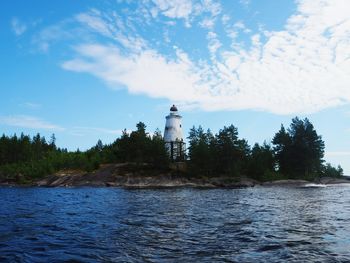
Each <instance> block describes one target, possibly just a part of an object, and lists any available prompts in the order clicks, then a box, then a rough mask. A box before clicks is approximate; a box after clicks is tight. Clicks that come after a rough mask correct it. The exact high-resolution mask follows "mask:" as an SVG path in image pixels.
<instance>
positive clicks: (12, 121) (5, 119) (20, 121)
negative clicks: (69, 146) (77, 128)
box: [0, 115, 64, 131]
mask: <svg viewBox="0 0 350 263" xmlns="http://www.w3.org/2000/svg"><path fill="white" fill-rule="evenodd" d="M0 124H1V125H6V126H15V127H22V128H29V129H44V130H57V131H63V130H64V128H62V127H60V126H58V125H55V124H52V123H49V122H46V121H44V120H42V119H40V118H37V117H33V116H26V115H14V116H0Z"/></svg>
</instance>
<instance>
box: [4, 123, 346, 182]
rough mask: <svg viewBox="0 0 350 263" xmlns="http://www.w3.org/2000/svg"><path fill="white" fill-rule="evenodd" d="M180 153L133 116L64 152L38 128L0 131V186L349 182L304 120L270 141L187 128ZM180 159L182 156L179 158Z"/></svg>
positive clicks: (234, 131)
mask: <svg viewBox="0 0 350 263" xmlns="http://www.w3.org/2000/svg"><path fill="white" fill-rule="evenodd" d="M187 139H188V145H189V147H188V151H187V153H186V155H180V156H178V157H179V158H174V155H172V156H169V147H167V146H166V142H165V141H164V139H163V136H162V134H161V132H160V130H159V129H157V130H156V131H155V132H153V133H152V135H150V133H149V132H147V131H146V125H145V124H144V123H143V122H139V123H137V125H136V130H134V131H132V132H127V131H126V130H124V131H123V134H122V135H121V136H120V137H119V138H116V140H115V141H114V142H112V143H111V144H103V143H102V141H101V140H98V142H97V144H96V145H95V146H93V147H91V148H90V149H88V150H86V151H80V150H76V151H68V150H67V149H65V148H59V147H57V146H56V138H55V135H52V136H51V138H50V140H48V141H47V140H46V138H45V137H42V136H40V134H37V135H35V136H34V137H32V138H31V137H30V136H28V135H24V134H23V133H22V134H21V135H20V136H17V135H16V134H15V135H13V136H6V135H2V137H0V184H1V185H23V186H45V187H57V186H64V187H70V186H100V187H102V186H103V187H126V188H153V187H201V188H215V187H230V188H235V187H252V186H257V185H265V186H274V185H305V184H309V183H315V184H334V183H349V182H350V181H349V180H348V178H347V177H344V174H343V170H342V168H341V167H340V166H338V167H333V166H332V165H331V164H329V163H325V162H324V159H323V157H324V148H325V143H324V141H323V140H322V137H321V136H320V135H318V134H317V132H316V130H315V129H314V127H313V125H312V124H311V122H310V121H309V120H308V119H299V118H298V117H295V118H293V119H292V122H291V124H290V127H288V128H287V129H286V128H284V126H283V125H281V128H280V130H279V131H278V132H277V133H276V134H275V135H274V137H273V139H272V141H271V142H270V143H267V142H264V143H263V144H262V145H259V144H258V143H255V144H254V145H253V146H252V147H251V146H250V145H249V144H248V142H247V140H245V139H241V138H239V137H238V129H237V128H236V127H235V126H234V125H230V126H228V127H226V126H225V127H223V128H222V129H220V130H219V132H218V133H216V134H213V133H212V132H211V131H210V130H209V129H208V130H207V131H205V130H204V129H203V128H202V127H201V126H199V127H192V128H191V129H190V132H189V135H188V137H187ZM180 157H181V158H180Z"/></svg>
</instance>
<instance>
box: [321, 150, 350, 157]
mask: <svg viewBox="0 0 350 263" xmlns="http://www.w3.org/2000/svg"><path fill="white" fill-rule="evenodd" d="M339 156H344V157H345V156H350V151H338V152H325V157H326V158H329V157H339Z"/></svg>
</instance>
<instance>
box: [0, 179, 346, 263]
mask: <svg viewBox="0 0 350 263" xmlns="http://www.w3.org/2000/svg"><path fill="white" fill-rule="evenodd" d="M0 198H2V200H3V201H2V202H1V203H0V211H1V212H2V213H1V214H0V233H1V235H0V261H1V262H2V261H4V262H16V261H17V262H38V261H39V262H49V261H54V260H57V259H59V260H60V261H62V262H96V261H100V262H104V261H112V262H145V261H148V262H174V261H183V262H286V261H288V262H316V261H317V262H349V261H350V239H349V236H348V231H347V230H348V229H350V220H349V218H350V205H349V203H350V188H349V187H341V186H337V187H326V188H316V187H311V188H307V189H305V188H297V187H295V188H293V187H288V188H282V187H281V188H279V187H275V188H272V187H267V188H264V187H260V188H249V189H239V190H237V189H231V190H227V189H222V190H220V189H214V190H196V189H175V190H174V189H166V190H162V189H158V190H152V189H149V190H132V191H131V190H123V189H113V188H53V189H46V188H26V189H23V188H0Z"/></svg>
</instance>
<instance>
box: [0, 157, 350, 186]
mask: <svg viewBox="0 0 350 263" xmlns="http://www.w3.org/2000/svg"><path fill="white" fill-rule="evenodd" d="M334 184H350V179H349V178H331V177H323V178H319V179H317V180H314V181H307V180H291V179H288V180H274V181H267V182H260V181H257V180H254V179H251V178H249V177H241V178H232V177H223V176H217V177H206V178H198V177H188V176H187V175H186V174H185V173H183V171H179V170H178V169H165V170H159V169H154V168H152V167H149V166H148V165H145V164H144V165H140V166H135V165H134V164H128V163H122V164H105V165H101V167H100V168H99V169H97V170H96V171H93V172H90V173H88V172H83V171H79V170H64V171H60V172H57V173H55V174H52V175H48V176H46V177H45V178H42V179H39V180H36V181H33V182H28V183H23V184H21V183H15V182H9V181H7V182H4V181H3V182H0V186H5V187H6V186H8V187H84V186H86V187H120V188H125V189H157V188H161V189H166V188H199V189H220V188H222V189H225V188H227V189H230V188H232V189H234V188H248V187H274V186H279V187H322V186H326V185H334Z"/></svg>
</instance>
